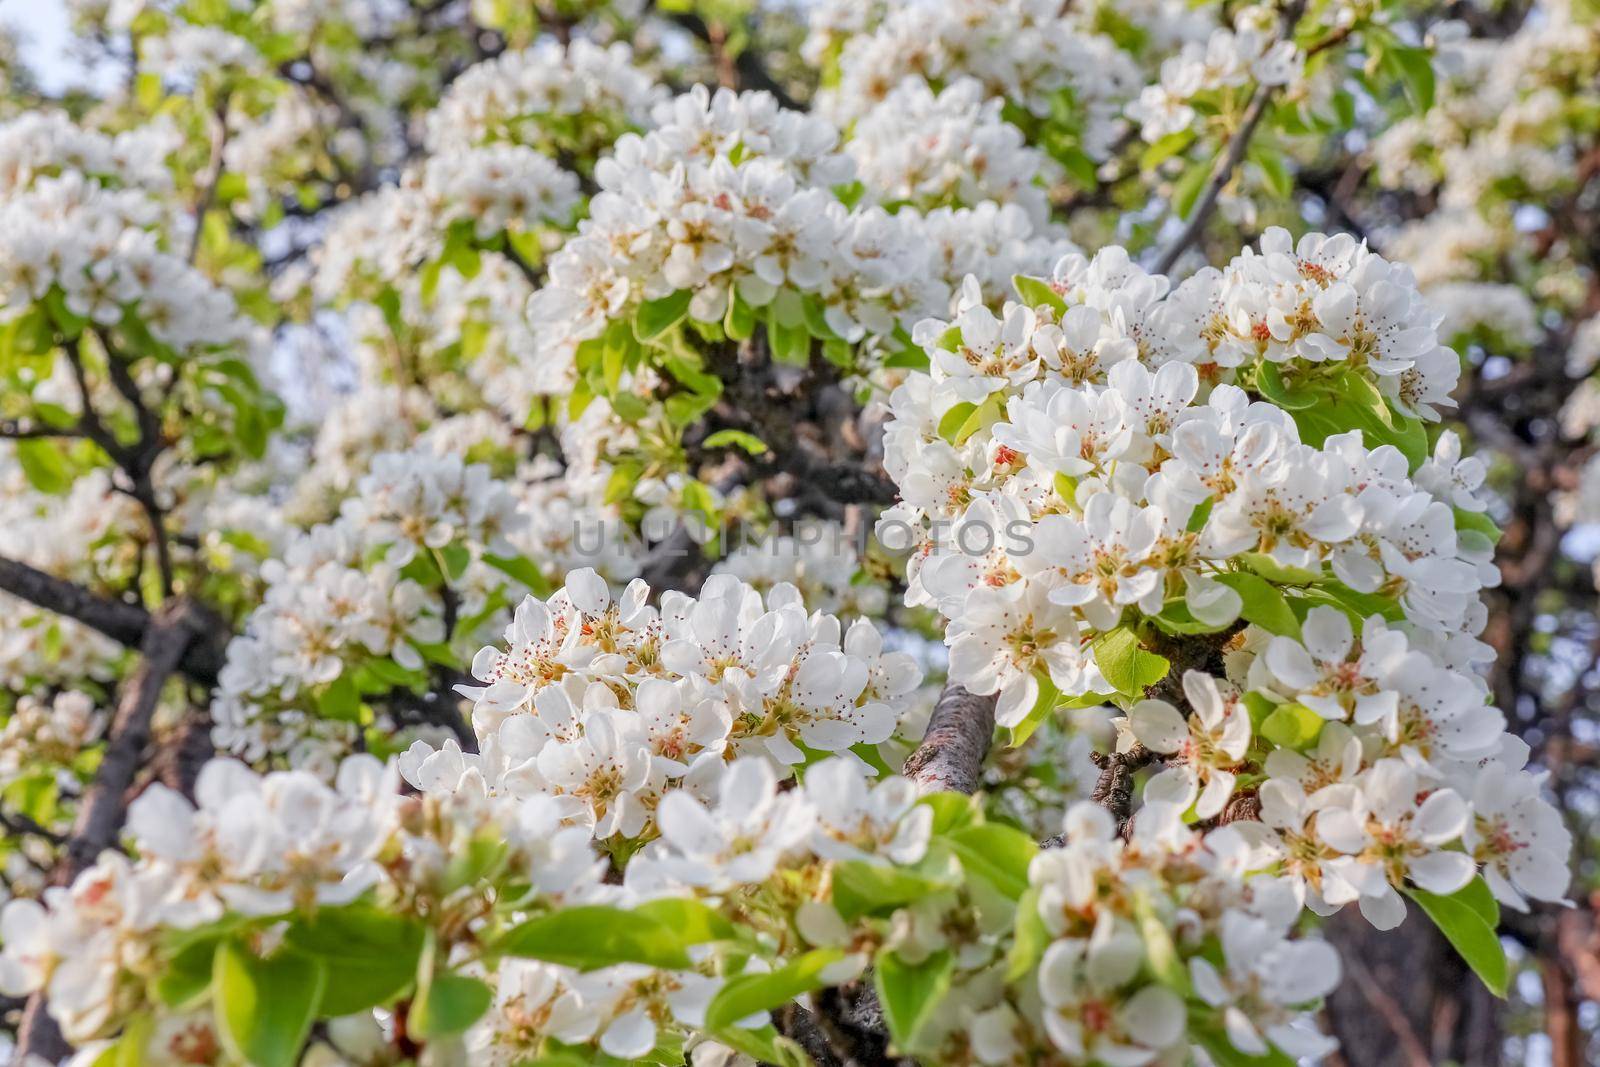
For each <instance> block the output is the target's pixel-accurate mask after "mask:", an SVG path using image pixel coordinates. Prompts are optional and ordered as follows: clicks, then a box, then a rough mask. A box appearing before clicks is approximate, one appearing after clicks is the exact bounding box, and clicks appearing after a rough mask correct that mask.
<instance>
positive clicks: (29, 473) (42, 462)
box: [16, 437, 72, 496]
mask: <svg viewBox="0 0 1600 1067" xmlns="http://www.w3.org/2000/svg"><path fill="white" fill-rule="evenodd" d="M16 452H17V462H18V463H19V464H20V465H21V466H22V474H23V477H25V478H27V479H28V484H29V485H31V486H33V487H34V488H35V489H37V490H39V492H41V493H47V494H49V495H51V496H56V495H59V494H61V493H64V492H66V491H67V490H68V489H70V488H71V487H72V472H71V471H70V470H69V469H68V468H67V461H66V458H65V457H64V456H62V454H61V447H60V446H59V445H58V444H57V443H56V442H55V441H52V440H51V439H49V438H48V437H24V438H20V439H19V440H18V441H17V442H16Z"/></svg>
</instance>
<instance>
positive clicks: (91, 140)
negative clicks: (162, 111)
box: [0, 111, 180, 196]
mask: <svg viewBox="0 0 1600 1067" xmlns="http://www.w3.org/2000/svg"><path fill="white" fill-rule="evenodd" d="M179 143H180V138H179V135H178V132H177V130H175V129H174V128H173V127H172V126H171V124H169V123H162V122H153V123H148V124H146V125H143V126H139V127H137V128H135V129H132V130H128V131H126V132H124V133H118V134H107V133H101V132H100V131H98V130H94V129H87V128H85V127H83V126H80V125H78V124H77V123H75V122H73V121H72V120H71V119H70V118H68V117H67V116H66V115H65V114H63V113H62V112H59V111H25V112H23V113H22V114H20V115H18V116H17V117H16V118H13V119H8V120H7V121H5V122H3V123H0V193H3V194H5V195H7V196H11V195H14V194H16V193H19V192H22V191H24V190H26V189H28V188H30V187H31V186H32V185H33V184H34V183H35V182H36V181H38V180H39V179H41V178H47V177H57V176H59V175H61V174H63V173H65V172H68V171H78V172H80V173H82V174H85V175H88V176H90V177H93V178H98V179H100V180H102V181H104V182H106V183H108V184H112V185H116V186H120V187H125V188H133V189H143V190H145V191H147V192H150V193H154V194H161V193H166V192H169V191H170V190H171V189H172V185H173V183H172V173H171V171H169V170H168V169H167V159H168V157H170V156H171V155H172V153H173V151H174V149H176V148H177V146H178V144H179Z"/></svg>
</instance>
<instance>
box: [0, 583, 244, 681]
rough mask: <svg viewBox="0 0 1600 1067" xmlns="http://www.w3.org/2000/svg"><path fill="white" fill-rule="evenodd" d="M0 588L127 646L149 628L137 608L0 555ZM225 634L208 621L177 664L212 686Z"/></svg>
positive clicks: (147, 616) (134, 644)
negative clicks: (199, 635) (95, 593)
mask: <svg viewBox="0 0 1600 1067" xmlns="http://www.w3.org/2000/svg"><path fill="white" fill-rule="evenodd" d="M0 590H3V591H4V592H7V593H10V594H11V595H13V596H16V597H19V598H21V599H23V600H26V601H27V602H28V603H30V604H32V605H34V606H35V607H39V608H43V609H45V610H46V611H53V612H55V613H56V614H57V615H65V616H66V617H67V618H70V619H74V620H76V621H77V622H81V623H82V624H83V625H85V626H87V627H89V628H90V629H91V630H95V631H97V632H99V633H102V634H104V635H105V636H107V637H109V638H111V639H112V640H113V641H116V642H118V643H120V644H123V645H127V646H128V647H129V648H139V647H141V646H142V645H143V644H144V641H145V637H146V635H147V633H148V631H149V629H150V627H151V617H150V613H149V612H148V611H146V610H144V609H143V608H141V607H137V606H135V605H133V604H126V603H123V602H122V601H118V600H108V599H105V598H103V597H98V596H95V595H94V594H93V593H91V592H89V591H88V590H87V589H85V588H83V587H82V586H80V585H78V584H76V583H74V582H69V581H67V580H66V579H64V578H57V577H56V576H55V575H53V574H47V573H45V572H44V571H41V570H39V569H37V568H35V567H30V566H29V565H28V564H26V563H23V562H21V561H20V560H14V559H8V558H6V557H4V556H0ZM231 636H232V635H231V634H230V633H229V632H228V629H227V627H225V626H222V625H220V624H219V623H218V622H217V621H216V620H213V622H212V624H211V625H208V626H206V627H205V628H204V629H203V632H202V636H201V638H200V639H199V640H196V641H194V642H193V643H192V644H191V645H190V646H189V647H187V648H186V649H185V651H184V654H183V657H182V659H181V660H180V662H179V665H178V666H179V669H180V670H182V671H183V673H184V674H186V675H188V676H189V677H190V678H191V679H193V680H194V681H196V682H198V683H200V684H201V685H206V686H211V685H215V684H216V682H217V672H218V671H220V670H221V669H222V664H223V662H224V655H223V653H224V650H225V649H226V647H227V644H228V639H229V638H230V637H231Z"/></svg>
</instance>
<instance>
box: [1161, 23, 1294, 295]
mask: <svg viewBox="0 0 1600 1067" xmlns="http://www.w3.org/2000/svg"><path fill="white" fill-rule="evenodd" d="M1305 6H1306V5H1305V0H1294V2H1292V3H1290V4H1289V6H1288V7H1286V8H1284V11H1283V21H1282V26H1283V29H1282V31H1281V33H1280V34H1279V39H1280V40H1288V39H1289V38H1290V37H1292V36H1293V35H1294V27H1295V23H1297V22H1299V21H1300V15H1301V13H1302V12H1303V11H1304V10H1305ZM1275 95H1277V93H1276V90H1275V89H1274V88H1272V87H1270V86H1266V85H1259V84H1258V85H1257V86H1256V87H1255V90H1254V91H1253V92H1252V93H1251V94H1250V103H1249V104H1248V105H1247V106H1246V107H1245V112H1244V120H1243V121H1242V122H1241V123H1240V124H1239V128H1238V129H1237V130H1235V131H1234V133H1233V140H1232V141H1230V142H1229V144H1228V151H1227V152H1226V153H1225V154H1224V155H1223V157H1222V162H1221V164H1219V165H1218V167H1217V168H1216V169H1215V170H1213V171H1212V172H1211V178H1210V180H1209V181H1207V182H1206V188H1205V191H1204V192H1203V193H1201V194H1200V199H1199V201H1198V202H1197V203H1196V204H1195V206H1194V213H1193V214H1192V215H1190V216H1189V224H1188V225H1187V226H1185V227H1184V228H1183V232H1182V233H1180V234H1178V237H1177V240H1175V241H1173V242H1172V244H1171V246H1170V247H1168V249H1167V250H1166V251H1165V252H1163V253H1161V258H1160V259H1158V260H1156V265H1155V273H1157V274H1166V273H1167V272H1168V271H1170V270H1171V269H1172V265H1173V264H1174V263H1176V262H1177V261H1178V257H1179V256H1181V255H1183V253H1184V252H1185V251H1187V250H1188V248H1189V246H1190V245H1192V244H1194V242H1195V241H1196V240H1197V239H1199V237H1200V234H1201V232H1202V231H1204V230H1205V227H1206V222H1207V221H1208V220H1209V219H1210V218H1211V213H1212V212H1213V211H1215V210H1216V207H1217V199H1218V198H1219V197H1220V196H1221V195H1222V190H1223V188H1224V187H1225V186H1226V185H1227V184H1228V181H1229V180H1230V179H1231V178H1232V177H1233V172H1234V171H1236V170H1238V169H1239V164H1240V163H1242V162H1244V156H1245V153H1246V152H1247V151H1249V149H1250V139H1251V138H1252V137H1254V136H1255V133H1256V127H1258V126H1260V125H1261V120H1262V119H1263V118H1265V117H1266V114H1267V108H1268V107H1269V106H1271V104H1272V98H1273V97H1274V96H1275Z"/></svg>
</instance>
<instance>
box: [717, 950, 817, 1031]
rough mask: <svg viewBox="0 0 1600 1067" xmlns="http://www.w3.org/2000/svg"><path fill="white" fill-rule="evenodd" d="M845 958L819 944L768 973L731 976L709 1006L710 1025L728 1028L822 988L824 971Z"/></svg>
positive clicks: (721, 1028) (718, 1028)
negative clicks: (820, 946) (818, 946)
mask: <svg viewBox="0 0 1600 1067" xmlns="http://www.w3.org/2000/svg"><path fill="white" fill-rule="evenodd" d="M843 958H844V953H843V952H842V951H840V950H839V949H836V948H817V949H812V950H811V951H809V952H803V953H801V954H800V955H798V956H796V957H795V958H794V959H792V960H790V961H789V962H788V963H786V964H784V965H783V966H782V967H778V968H776V969H774V970H773V971H771V972H769V973H766V974H745V975H740V976H738V977H737V978H730V979H729V980H728V981H727V982H725V983H724V984H723V986H722V988H721V989H719V990H718V991H717V995H716V996H715V997H713V998H712V1000H711V1004H710V1006H709V1007H707V1008H706V1027H707V1029H710V1030H718V1031H720V1030H725V1029H727V1028H728V1027H731V1026H733V1025H734V1024H735V1023H737V1022H738V1021H739V1020H741V1019H744V1018H746V1017H748V1016H751V1015H756V1014H759V1013H760V1012H764V1011H771V1010H772V1009H773V1008H776V1007H778V1006H779V1005H780V1004H787V1003H788V1002H789V1001H791V1000H793V999H794V998H795V997H798V996H801V995H803V994H806V993H810V992H812V991H813V990H816V989H821V988H822V987H823V985H825V984H826V983H825V982H824V980H823V972H824V971H826V970H827V969H828V968H829V967H831V966H832V965H834V964H835V963H838V962H839V961H840V960H842V959H843Z"/></svg>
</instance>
